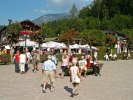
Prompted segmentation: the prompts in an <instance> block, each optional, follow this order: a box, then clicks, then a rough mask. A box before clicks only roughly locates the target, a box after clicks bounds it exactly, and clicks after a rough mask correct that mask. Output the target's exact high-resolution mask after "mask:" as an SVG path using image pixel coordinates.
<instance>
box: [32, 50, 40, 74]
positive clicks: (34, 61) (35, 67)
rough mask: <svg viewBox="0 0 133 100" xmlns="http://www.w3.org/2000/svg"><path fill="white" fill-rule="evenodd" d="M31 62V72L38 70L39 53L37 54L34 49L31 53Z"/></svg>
mask: <svg viewBox="0 0 133 100" xmlns="http://www.w3.org/2000/svg"><path fill="white" fill-rule="evenodd" d="M32 56H33V57H32V58H33V59H32V63H33V67H34V69H33V72H34V73H35V72H36V71H38V70H39V69H38V68H39V61H40V55H39V52H38V51H37V50H36V51H33V54H32Z"/></svg>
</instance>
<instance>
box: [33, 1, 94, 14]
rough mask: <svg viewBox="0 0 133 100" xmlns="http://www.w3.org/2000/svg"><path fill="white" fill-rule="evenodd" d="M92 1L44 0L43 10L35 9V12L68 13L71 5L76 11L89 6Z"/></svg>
mask: <svg viewBox="0 0 133 100" xmlns="http://www.w3.org/2000/svg"><path fill="white" fill-rule="evenodd" d="M92 1H93V0H44V4H45V6H44V9H45V10H43V9H41V10H38V9H35V10H34V11H35V12H40V13H43V14H47V13H61V12H69V11H70V9H71V8H72V5H73V4H75V5H76V6H77V8H78V9H81V8H82V7H84V6H86V5H89V4H90V3H91V2H92Z"/></svg>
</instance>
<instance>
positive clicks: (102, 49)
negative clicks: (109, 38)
mask: <svg viewBox="0 0 133 100" xmlns="http://www.w3.org/2000/svg"><path fill="white" fill-rule="evenodd" d="M97 48H99V51H98V60H104V55H105V53H106V50H107V47H105V46H98V47H97Z"/></svg>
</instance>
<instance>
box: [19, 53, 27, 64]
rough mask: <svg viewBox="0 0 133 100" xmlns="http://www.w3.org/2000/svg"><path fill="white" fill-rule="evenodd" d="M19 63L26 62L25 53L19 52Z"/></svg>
mask: <svg viewBox="0 0 133 100" xmlns="http://www.w3.org/2000/svg"><path fill="white" fill-rule="evenodd" d="M20 63H26V55H25V54H20Z"/></svg>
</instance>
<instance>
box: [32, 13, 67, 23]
mask: <svg viewBox="0 0 133 100" xmlns="http://www.w3.org/2000/svg"><path fill="white" fill-rule="evenodd" d="M68 17H69V13H60V14H46V15H43V16H41V17H38V18H36V19H35V20H33V22H34V23H35V24H38V25H40V24H42V23H47V22H50V21H54V20H58V19H63V18H65V19H66V18H68Z"/></svg>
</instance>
